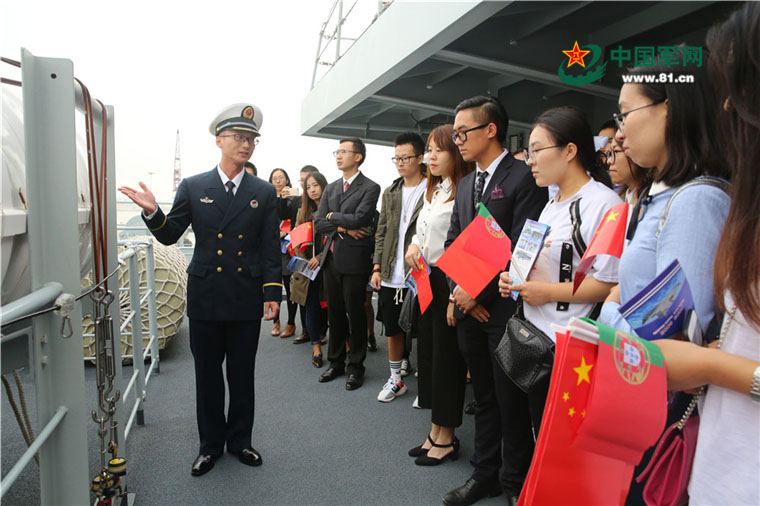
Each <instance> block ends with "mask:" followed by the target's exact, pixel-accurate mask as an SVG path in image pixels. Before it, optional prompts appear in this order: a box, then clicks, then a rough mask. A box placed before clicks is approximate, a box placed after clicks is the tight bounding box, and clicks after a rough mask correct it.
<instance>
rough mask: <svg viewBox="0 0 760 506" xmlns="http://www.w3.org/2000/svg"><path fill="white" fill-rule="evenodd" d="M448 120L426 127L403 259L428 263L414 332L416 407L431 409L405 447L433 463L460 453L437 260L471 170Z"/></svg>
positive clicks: (458, 391)
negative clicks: (423, 177)
mask: <svg viewBox="0 0 760 506" xmlns="http://www.w3.org/2000/svg"><path fill="white" fill-rule="evenodd" d="M453 131H454V129H453V126H452V125H442V126H439V127H437V128H436V129H435V130H433V131H432V132H430V136H429V137H428V140H427V146H426V151H427V154H428V181H427V189H426V191H425V196H424V199H423V204H422V209H421V210H420V214H419V216H418V218H417V233H416V234H415V235H414V237H412V241H411V244H410V245H409V248H408V249H407V252H406V255H405V260H406V262H407V263H408V264H409V265H410V266H411V267H412V269H414V270H415V271H418V270H420V264H419V257H420V254H422V255H423V256H424V257H425V259H426V260H427V261H428V263H429V265H430V269H431V272H430V287H431V289H432V291H433V301H432V302H431V303H430V307H428V309H427V311H425V313H424V314H423V315H421V317H420V320H419V329H418V334H417V361H418V369H417V372H418V376H417V385H418V390H419V399H418V403H419V406H420V407H422V408H431V409H432V416H431V419H432V424H431V427H430V431H429V432H428V436H427V439H425V441H424V442H423V443H422V444H421V445H420V446H417V447H415V448H412V449H411V450H409V456H411V457H417V459H416V460H415V464H417V465H425V466H433V465H438V464H440V463H442V462H443V461H445V460H446V459H447V458H450V459H452V460H454V459H456V458H457V457H458V456H459V440H458V439H457V438H456V437H454V429H455V428H456V427H459V426H460V425H461V424H462V407H463V406H464V388H465V375H466V374H467V366H466V365H465V362H464V359H463V358H462V355H461V354H460V352H459V345H458V342H457V331H456V329H455V328H454V326H455V325H456V320H455V319H454V304H453V302H450V301H449V286H448V284H447V282H446V275H445V274H444V273H443V271H441V270H440V269H439V268H438V267H436V266H435V263H436V262H437V261H438V258H440V256H441V255H442V254H443V251H444V242H445V241H446V234H447V233H448V231H449V223H450V221H451V214H452V212H453V211H454V196H455V194H456V186H457V183H459V181H460V180H461V179H462V178H463V177H464V176H465V175H467V174H468V173H470V172H472V171H473V170H474V169H475V166H474V164H473V163H467V162H465V161H464V159H463V158H462V155H461V154H460V153H459V149H458V148H457V146H456V144H454V141H453V140H452V139H451V134H452V132H453Z"/></svg>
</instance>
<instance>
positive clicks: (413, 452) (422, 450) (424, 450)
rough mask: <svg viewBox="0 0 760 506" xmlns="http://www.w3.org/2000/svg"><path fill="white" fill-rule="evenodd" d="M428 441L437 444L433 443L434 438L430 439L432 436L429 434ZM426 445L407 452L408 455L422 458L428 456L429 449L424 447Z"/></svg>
mask: <svg viewBox="0 0 760 506" xmlns="http://www.w3.org/2000/svg"><path fill="white" fill-rule="evenodd" d="M427 440H428V441H430V444H433V443H434V442H435V441H433V438H431V437H430V434H428V437H427ZM424 444H425V443H422V444H421V445H419V446H415V447H414V448H412V449H411V450H409V451H408V452H407V454H408V455H409V456H410V457H420V456H422V455H427V452H428V449H427V448H423V447H422V446H423V445H424Z"/></svg>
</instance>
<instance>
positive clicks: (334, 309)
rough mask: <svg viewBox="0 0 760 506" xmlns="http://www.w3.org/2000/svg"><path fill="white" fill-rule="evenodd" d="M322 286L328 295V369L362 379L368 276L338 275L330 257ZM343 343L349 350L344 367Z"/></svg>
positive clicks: (365, 344)
mask: <svg viewBox="0 0 760 506" xmlns="http://www.w3.org/2000/svg"><path fill="white" fill-rule="evenodd" d="M322 282H323V283H324V284H325V290H326V292H327V317H328V320H329V322H330V340H329V341H328V346H327V359H328V360H329V361H330V366H331V367H334V368H336V369H338V370H343V369H345V370H346V371H347V372H348V373H349V374H359V375H363V374H364V359H365V357H366V356H367V313H366V312H365V311H364V301H365V299H366V298H367V283H369V272H367V273H366V274H339V273H338V272H336V271H335V269H334V266H333V258H332V256H331V257H329V258H328V259H327V261H326V262H325V269H324V276H323V277H322ZM346 314H348V319H347V318H346ZM349 328H350V332H349ZM346 341H348V343H349V345H350V348H351V351H350V352H349V353H348V364H347V365H346Z"/></svg>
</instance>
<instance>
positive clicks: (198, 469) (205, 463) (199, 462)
mask: <svg viewBox="0 0 760 506" xmlns="http://www.w3.org/2000/svg"><path fill="white" fill-rule="evenodd" d="M215 461H216V457H214V456H213V455H198V456H197V457H195V460H194V461H193V466H192V467H191V468H190V474H192V475H193V476H201V475H204V474H206V473H207V472H209V471H211V469H213V468H214V462H215Z"/></svg>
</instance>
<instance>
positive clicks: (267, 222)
mask: <svg viewBox="0 0 760 506" xmlns="http://www.w3.org/2000/svg"><path fill="white" fill-rule="evenodd" d="M261 122H262V113H261V110H260V109H259V108H258V107H256V106H255V105H251V104H245V103H243V104H235V105H232V106H230V107H228V108H226V109H225V110H223V111H222V112H221V113H220V114H219V115H218V116H217V117H216V118H215V119H214V121H212V122H211V125H210V127H209V130H210V131H211V134H212V135H214V136H215V137H216V145H217V146H218V147H219V149H220V150H221V161H220V162H219V165H217V166H216V167H214V168H213V169H212V170H210V171H209V172H206V173H204V174H198V175H196V176H192V177H188V178H186V179H184V180H183V181H182V182H181V183H180V185H179V188H178V189H177V196H176V198H175V199H174V204H173V205H172V209H171V211H170V212H169V214H168V215H165V214H164V213H163V211H162V210H161V208H160V207H159V206H158V205H157V204H156V199H155V197H154V196H153V194H152V193H151V191H150V190H149V189H148V187H147V186H145V184H143V183H142V182H140V186H141V188H142V191H138V190H133V189H132V188H128V187H122V188H119V191H121V192H122V193H123V194H124V195H126V196H127V197H129V198H130V199H131V200H132V201H133V202H134V203H136V204H137V205H139V206H140V207H141V208H142V209H143V220H144V221H145V223H146V224H147V226H148V228H149V229H150V231H151V232H152V233H153V235H154V236H155V237H156V239H158V241H159V242H161V243H163V244H167V245H168V244H174V243H175V242H176V241H177V240H178V239H179V238H180V236H182V234H183V233H184V231H185V230H186V229H187V227H188V225H190V224H192V226H193V232H195V240H196V245H195V251H194V252H193V258H192V260H191V262H190V265H189V267H188V268H187V275H188V276H187V316H188V318H189V320H190V348H191V350H192V352H193V358H194V361H195V394H196V415H197V419H198V433H199V436H200V451H199V454H198V457H197V458H196V459H195V461H194V462H193V464H192V468H191V473H192V475H193V476H200V475H202V474H205V473H207V472H208V471H210V470H211V468H212V467H214V462H215V460H216V459H217V458H219V457H220V456H221V455H222V454H223V453H224V447H225V444H226V446H227V451H228V452H230V453H232V454H234V455H236V456H237V457H238V458H239V459H240V461H241V462H243V463H244V464H247V465H250V466H258V465H260V464H261V462H262V460H261V455H260V454H259V452H258V451H256V450H255V449H254V448H253V446H252V445H251V431H252V429H253V412H254V400H255V395H254V385H253V379H254V365H255V360H256V350H257V348H258V343H259V330H260V327H261V318H262V316H264V319H265V320H271V319H273V318H275V317H277V315H278V313H279V303H280V301H281V299H282V284H281V280H282V272H281V266H280V241H279V218H278V214H277V199H276V195H275V190H274V187H273V186H272V185H271V184H269V183H267V182H266V181H263V180H262V179H259V178H257V177H254V176H251V175H250V174H248V173H247V172H246V171H245V170H243V166H244V164H245V162H247V161H248V159H249V158H250V157H251V155H252V154H253V150H254V149H255V147H256V144H258V140H259V139H258V138H259V135H260V134H259V129H260V128H261ZM262 308H263V309H262ZM225 359H226V361H227V364H226V366H227V385H228V387H229V392H230V402H229V408H228V410H227V416H226V417H225V413H224V396H225V387H224V378H223V375H222V362H223V361H224V360H225Z"/></svg>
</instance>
